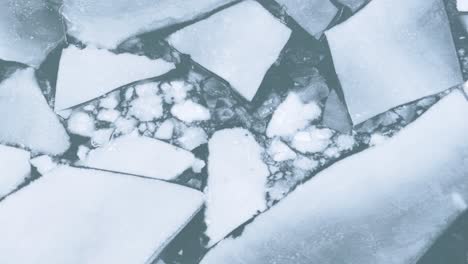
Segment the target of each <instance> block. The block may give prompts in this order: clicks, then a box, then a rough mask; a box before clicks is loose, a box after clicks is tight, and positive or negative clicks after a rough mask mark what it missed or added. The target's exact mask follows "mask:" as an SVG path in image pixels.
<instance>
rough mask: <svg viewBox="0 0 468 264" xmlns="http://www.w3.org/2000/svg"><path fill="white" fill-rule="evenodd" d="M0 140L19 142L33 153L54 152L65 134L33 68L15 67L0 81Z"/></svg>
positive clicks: (64, 144)
mask: <svg viewBox="0 0 468 264" xmlns="http://www.w3.org/2000/svg"><path fill="white" fill-rule="evenodd" d="M0 124H1V126H0V142H1V143H6V144H18V145H23V146H25V147H26V148H28V149H31V150H32V151H35V152H41V153H46V154H52V155H58V154H62V153H63V152H65V151H66V150H67V149H68V147H69V146H70V142H69V137H68V135H67V132H66V131H65V128H64V127H63V125H62V124H61V123H60V121H59V119H58V118H57V116H56V115H55V114H54V112H53V111H52V110H51V109H50V108H49V105H48V104H47V102H46V100H45V98H44V96H43V95H42V93H41V90H40V88H39V85H38V84H37V81H36V77H35V76H34V70H33V69H31V68H26V69H22V70H17V71H16V72H14V73H13V74H12V75H11V76H10V77H9V78H8V79H6V80H3V82H1V83H0Z"/></svg>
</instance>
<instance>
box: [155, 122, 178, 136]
mask: <svg viewBox="0 0 468 264" xmlns="http://www.w3.org/2000/svg"><path fill="white" fill-rule="evenodd" d="M173 133H174V122H173V121H172V120H171V119H167V120H165V121H164V122H162V123H161V125H160V126H159V127H158V130H156V133H155V134H154V137H155V138H159V139H171V138H172V134H173Z"/></svg>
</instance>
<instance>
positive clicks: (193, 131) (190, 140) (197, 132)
mask: <svg viewBox="0 0 468 264" xmlns="http://www.w3.org/2000/svg"><path fill="white" fill-rule="evenodd" d="M177 142H178V143H179V145H180V146H181V147H183V148H184V149H187V150H193V149H195V148H196V147H198V146H200V145H202V144H205V143H206V142H208V135H207V134H206V132H205V130H203V129H202V128H200V127H188V128H186V129H184V131H183V134H182V136H181V137H179V138H178V139H177Z"/></svg>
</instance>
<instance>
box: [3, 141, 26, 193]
mask: <svg viewBox="0 0 468 264" xmlns="http://www.w3.org/2000/svg"><path fill="white" fill-rule="evenodd" d="M29 157H30V154H29V152H28V151H26V150H22V149H17V148H13V147H8V146H3V145H0V171H1V175H0V199H1V198H2V197H4V196H5V195H7V194H9V193H11V192H12V191H14V190H15V189H16V188H17V187H18V186H19V185H20V184H21V183H23V182H24V180H25V179H26V177H28V176H29V174H30V173H31V165H30V164H29Z"/></svg>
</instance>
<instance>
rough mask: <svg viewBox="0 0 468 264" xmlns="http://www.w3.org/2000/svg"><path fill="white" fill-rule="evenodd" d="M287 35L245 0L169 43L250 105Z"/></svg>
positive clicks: (251, 3)
mask: <svg viewBox="0 0 468 264" xmlns="http://www.w3.org/2000/svg"><path fill="white" fill-rule="evenodd" d="M290 34H291V30H290V29H289V28H287V27H286V26H285V25H283V24H282V23H281V22H280V21H279V20H277V19H276V18H275V17H273V16H272V15H271V14H270V13H269V12H268V11H267V10H265V9H264V8H263V7H262V6H261V5H260V4H259V3H257V2H255V1H252V0H247V1H242V2H240V3H238V4H236V5H234V6H231V7H229V8H227V9H224V10H222V11H220V12H218V13H216V14H214V15H212V16H210V17H209V18H207V19H205V20H202V21H199V22H197V23H195V24H193V25H190V26H188V27H186V28H183V29H181V30H179V31H177V32H175V33H174V34H172V35H171V36H170V37H169V38H168V41H169V43H170V44H171V45H173V46H174V47H175V48H176V49H177V50H179V51H180V52H182V53H185V54H189V55H190V56H191V58H192V59H193V60H194V61H196V62H198V63H199V64H201V65H202V66H203V67H206V68H207V69H208V70H210V71H212V72H214V73H215V74H217V75H219V76H220V77H222V78H224V79H225V80H226V81H228V82H229V83H230V84H231V86H232V87H233V88H234V89H235V90H236V91H237V92H239V94H240V95H242V96H243V97H244V98H245V99H247V100H249V101H250V100H252V98H253V97H254V96H255V93H256V92H257V89H258V87H259V86H260V83H261V82H262V80H263V76H264V75H265V73H266V72H267V70H268V69H269V68H270V66H271V65H272V64H273V63H274V62H275V61H276V60H277V58H278V55H279V53H280V52H281V50H282V49H283V47H284V45H285V44H286V42H287V41H288V39H289V36H290ZM266 35H268V37H265V36H266Z"/></svg>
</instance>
